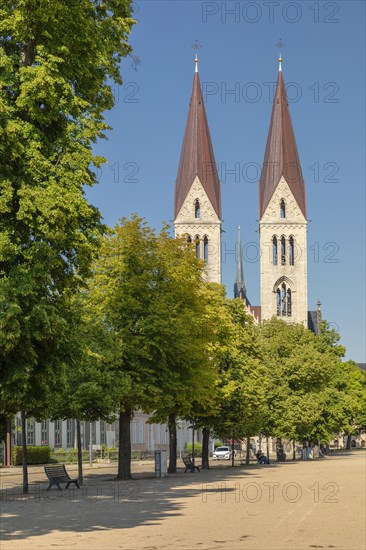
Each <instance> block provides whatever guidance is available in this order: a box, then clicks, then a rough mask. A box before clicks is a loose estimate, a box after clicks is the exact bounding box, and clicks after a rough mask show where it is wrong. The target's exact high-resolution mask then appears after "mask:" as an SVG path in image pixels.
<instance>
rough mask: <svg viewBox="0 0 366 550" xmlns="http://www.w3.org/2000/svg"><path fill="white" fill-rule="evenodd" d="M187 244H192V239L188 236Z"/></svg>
mask: <svg viewBox="0 0 366 550" xmlns="http://www.w3.org/2000/svg"><path fill="white" fill-rule="evenodd" d="M187 243H189V244H191V243H192V237H191V236H190V235H188V237H187Z"/></svg>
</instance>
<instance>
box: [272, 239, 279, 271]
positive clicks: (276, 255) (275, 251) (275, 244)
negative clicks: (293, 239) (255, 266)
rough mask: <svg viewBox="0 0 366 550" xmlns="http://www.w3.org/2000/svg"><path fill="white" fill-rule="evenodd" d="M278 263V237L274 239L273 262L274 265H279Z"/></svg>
mask: <svg viewBox="0 0 366 550" xmlns="http://www.w3.org/2000/svg"><path fill="white" fill-rule="evenodd" d="M277 261H278V250H277V237H273V239H272V262H273V265H277Z"/></svg>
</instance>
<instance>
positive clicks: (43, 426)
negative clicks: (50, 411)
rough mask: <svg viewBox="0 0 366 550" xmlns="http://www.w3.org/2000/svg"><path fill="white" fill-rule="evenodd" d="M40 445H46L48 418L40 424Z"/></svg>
mask: <svg viewBox="0 0 366 550" xmlns="http://www.w3.org/2000/svg"><path fill="white" fill-rule="evenodd" d="M41 445H48V420H44V421H43V422H42V424H41Z"/></svg>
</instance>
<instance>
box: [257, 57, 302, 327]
mask: <svg viewBox="0 0 366 550" xmlns="http://www.w3.org/2000/svg"><path fill="white" fill-rule="evenodd" d="M306 226H307V219H306V200H305V184H304V180H303V177H302V171H301V166H300V160H299V155H298V152H297V146H296V141H295V134H294V131H293V128H292V123H291V116H290V111H289V106H288V102H287V96H286V90H285V84H284V80H283V75H282V59H281V56H280V59H279V72H278V79H277V84H276V91H275V95H274V99H273V107H272V116H271V123H270V127H269V132H268V139H267V145H266V151H265V155H264V161H263V167H262V173H261V178H260V182H259V229H260V248H261V261H260V296H261V316H262V319H270V318H271V317H272V316H273V315H275V316H278V317H280V318H282V319H284V320H285V321H288V322H292V323H302V324H304V325H305V326H307V323H308V312H307V254H306V252H307V250H306V248H307V238H306Z"/></svg>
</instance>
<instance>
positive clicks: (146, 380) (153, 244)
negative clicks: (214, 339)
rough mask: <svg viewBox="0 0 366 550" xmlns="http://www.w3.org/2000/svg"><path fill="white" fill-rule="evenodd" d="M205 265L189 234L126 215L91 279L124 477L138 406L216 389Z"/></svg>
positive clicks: (178, 407) (167, 410)
mask: <svg viewBox="0 0 366 550" xmlns="http://www.w3.org/2000/svg"><path fill="white" fill-rule="evenodd" d="M202 271H203V264H202V262H199V261H198V260H197V259H196V258H195V256H194V254H193V253H192V250H191V246H189V245H188V244H187V243H186V241H185V239H173V238H171V237H170V236H169V234H168V228H167V227H164V228H163V230H162V231H161V232H160V234H159V235H156V234H155V233H154V231H152V230H151V229H150V228H149V227H148V226H147V224H146V222H144V220H142V219H141V218H138V217H137V216H133V217H132V219H131V220H126V219H123V220H122V221H121V223H120V224H119V225H117V226H116V227H115V228H114V230H113V231H112V232H111V234H110V235H109V236H108V237H106V238H105V239H104V242H103V246H102V248H101V254H100V257H99V259H98V261H97V262H96V264H95V269H94V275H93V278H92V280H91V282H90V287H89V298H90V303H91V308H92V310H93V311H94V317H95V318H99V319H100V320H101V322H102V323H103V325H104V327H105V328H104V331H105V332H106V334H108V335H109V337H110V343H109V344H108V353H109V359H108V361H109V363H110V372H111V373H112V378H113V386H114V387H116V388H120V391H119V392H115V395H116V401H115V409H116V410H117V409H118V410H119V421H120V438H119V466H118V475H117V477H118V478H121V479H129V478H130V477H131V466H130V463H131V442H130V421H131V418H132V415H133V414H134V411H136V410H138V409H142V410H144V411H145V412H153V411H154V412H155V416H154V418H155V419H157V418H159V419H162V418H163V419H164V421H166V419H167V417H168V416H169V417H170V419H169V426H170V433H171V437H173V436H174V429H175V417H173V416H174V415H175V414H183V413H187V414H188V412H189V411H190V407H191V403H192V401H193V400H194V399H198V398H199V396H202V395H205V396H207V393H208V391H209V390H210V388H211V380H212V378H211V377H210V370H209V369H208V368H205V367H206V365H207V362H208V355H207V352H206V348H205V346H204V345H202V338H203V337H205V333H204V331H203V330H202V329H203V323H204V321H205V319H204V313H205V303H206V301H205V299H204V298H205V296H204V295H203V293H204V292H205V290H204V288H205V287H204V283H203V280H202Z"/></svg>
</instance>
